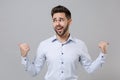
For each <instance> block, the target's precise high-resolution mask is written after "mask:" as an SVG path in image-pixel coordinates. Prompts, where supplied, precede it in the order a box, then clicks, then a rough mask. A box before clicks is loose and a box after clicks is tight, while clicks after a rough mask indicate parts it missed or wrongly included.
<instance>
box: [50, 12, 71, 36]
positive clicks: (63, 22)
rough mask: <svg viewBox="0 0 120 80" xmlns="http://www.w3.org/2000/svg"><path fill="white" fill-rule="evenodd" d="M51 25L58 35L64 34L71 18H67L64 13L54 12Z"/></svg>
mask: <svg viewBox="0 0 120 80" xmlns="http://www.w3.org/2000/svg"><path fill="white" fill-rule="evenodd" d="M52 19H53V27H54V30H55V32H56V34H57V35H58V36H64V35H65V34H67V33H68V29H69V25H70V23H71V19H69V20H68V19H67V18H66V16H65V13H55V14H54V15H53V17H52Z"/></svg>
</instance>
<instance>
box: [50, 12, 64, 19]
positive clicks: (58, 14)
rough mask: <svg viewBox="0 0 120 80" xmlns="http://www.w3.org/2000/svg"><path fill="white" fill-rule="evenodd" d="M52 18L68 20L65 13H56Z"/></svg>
mask: <svg viewBox="0 0 120 80" xmlns="http://www.w3.org/2000/svg"><path fill="white" fill-rule="evenodd" d="M52 18H53V19H54V18H66V16H65V13H55V14H54V15H53V17H52Z"/></svg>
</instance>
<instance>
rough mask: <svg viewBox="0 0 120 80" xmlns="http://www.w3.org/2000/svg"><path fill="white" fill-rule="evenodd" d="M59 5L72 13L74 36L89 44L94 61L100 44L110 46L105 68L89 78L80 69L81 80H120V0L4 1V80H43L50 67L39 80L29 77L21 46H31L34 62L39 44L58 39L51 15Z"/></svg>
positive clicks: (0, 63) (0, 31)
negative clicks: (22, 61) (22, 43)
mask: <svg viewBox="0 0 120 80" xmlns="http://www.w3.org/2000/svg"><path fill="white" fill-rule="evenodd" d="M59 4H60V5H64V6H66V7H67V8H69V9H70V10H71V13H72V19H73V22H72V25H71V26H70V31H71V34H72V36H74V37H77V38H79V39H81V40H83V41H85V43H86V45H87V47H88V50H89V53H90V55H91V57H92V59H93V60H94V59H95V58H96V57H97V56H98V54H99V51H100V50H99V48H98V42H99V41H101V40H105V41H108V42H109V43H110V45H109V47H108V54H107V59H106V63H105V64H104V65H103V67H102V68H101V69H98V70H97V71H95V72H94V73H92V74H88V73H87V72H86V71H85V70H84V69H83V68H82V67H81V66H79V67H80V68H79V70H78V75H79V80H120V62H119V61H120V58H119V56H120V54H119V52H120V49H119V45H120V42H119V41H120V37H119V35H120V32H119V30H120V0H0V80H43V78H44V75H45V72H46V70H47V67H46V64H45V66H44V68H43V69H42V71H41V73H40V74H39V75H38V76H36V77H31V76H29V75H28V73H26V72H25V71H24V68H23V65H21V56H20V51H19V48H18V45H17V44H18V43H21V42H27V43H29V44H30V47H31V51H30V54H29V56H30V57H31V59H33V57H34V56H35V54H36V49H37V47H38V44H39V43H40V42H41V41H42V40H45V39H46V38H49V37H51V36H52V35H54V31H53V28H52V20H51V15H50V11H51V8H52V7H54V6H56V5H59Z"/></svg>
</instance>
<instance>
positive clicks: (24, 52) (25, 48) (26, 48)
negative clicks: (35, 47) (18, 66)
mask: <svg viewBox="0 0 120 80" xmlns="http://www.w3.org/2000/svg"><path fill="white" fill-rule="evenodd" d="M18 46H19V48H20V51H21V56H22V57H26V56H27V54H28V51H29V50H30V47H29V45H28V44H27V43H21V44H19V45H18Z"/></svg>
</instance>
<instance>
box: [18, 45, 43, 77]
mask: <svg viewBox="0 0 120 80" xmlns="http://www.w3.org/2000/svg"><path fill="white" fill-rule="evenodd" d="M19 47H20V51H21V58H22V64H23V65H24V66H25V70H26V71H27V72H28V73H30V74H31V75H32V76H35V75H37V74H38V73H39V72H40V70H41V68H42V66H43V65H44V62H45V56H44V54H43V52H42V50H41V49H42V47H41V46H40V47H39V48H38V51H37V55H36V57H35V59H34V61H33V62H32V63H31V62H30V60H29V58H28V56H27V54H28V52H29V50H30V47H29V45H28V44H26V43H22V44H19Z"/></svg>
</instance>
